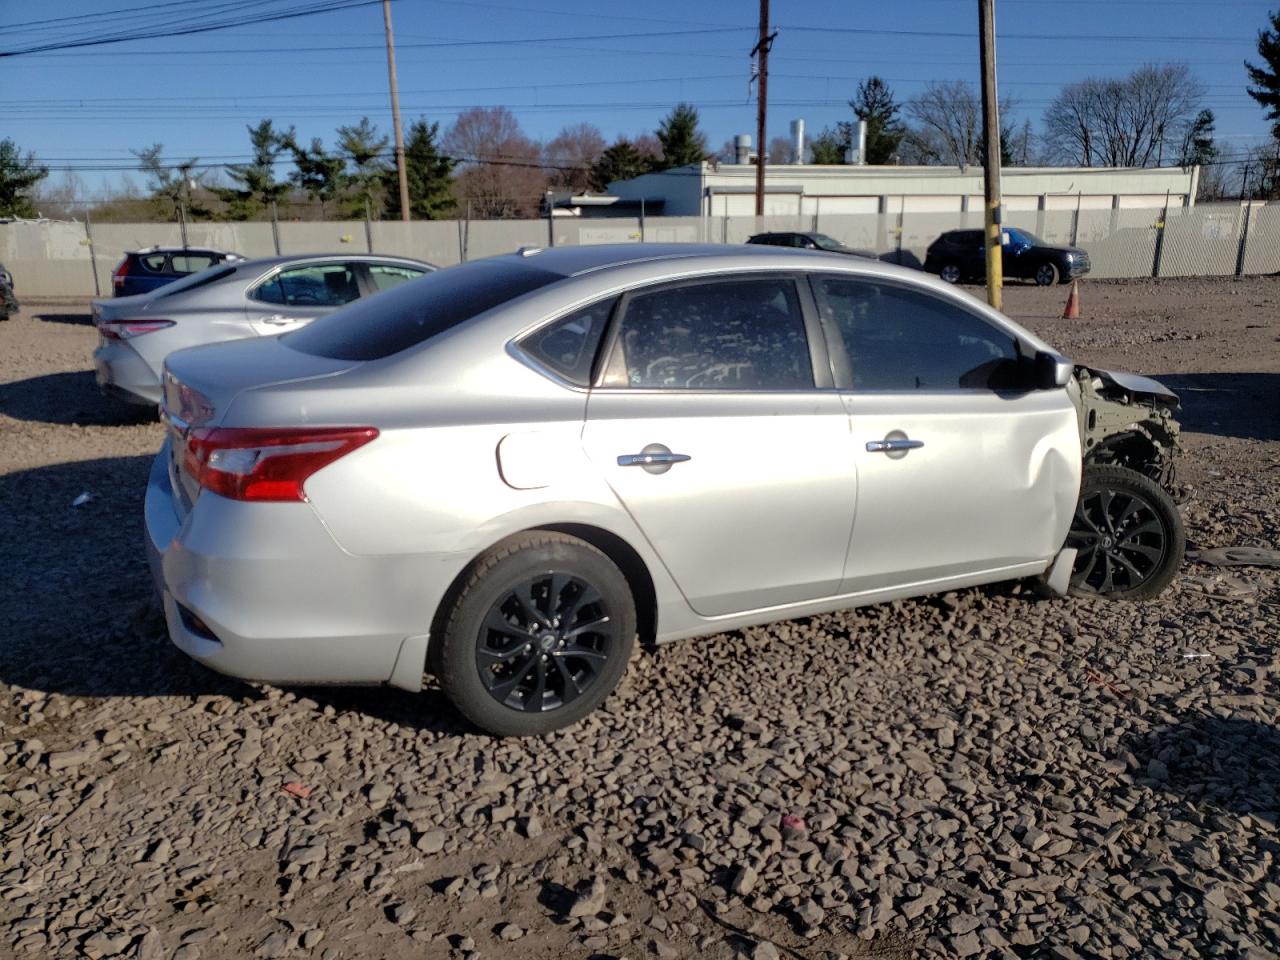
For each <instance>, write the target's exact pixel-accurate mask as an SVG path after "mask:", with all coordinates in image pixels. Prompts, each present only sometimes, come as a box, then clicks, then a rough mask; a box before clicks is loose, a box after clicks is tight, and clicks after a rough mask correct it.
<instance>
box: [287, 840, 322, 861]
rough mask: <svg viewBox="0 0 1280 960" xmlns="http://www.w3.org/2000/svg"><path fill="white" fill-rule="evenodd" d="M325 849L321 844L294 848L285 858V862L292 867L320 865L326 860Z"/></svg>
mask: <svg viewBox="0 0 1280 960" xmlns="http://www.w3.org/2000/svg"><path fill="white" fill-rule="evenodd" d="M325 853H326V852H325V848H324V847H323V846H322V845H321V844H311V845H309V846H303V847H294V848H293V849H292V850H290V851H289V855H288V856H287V857H285V862H286V863H288V864H290V865H292V866H305V865H306V864H308V863H319V862H320V861H322V860H323V859H324V858H325Z"/></svg>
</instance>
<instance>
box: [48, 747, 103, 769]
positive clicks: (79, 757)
mask: <svg viewBox="0 0 1280 960" xmlns="http://www.w3.org/2000/svg"><path fill="white" fill-rule="evenodd" d="M92 759H93V752H92V751H91V750H61V751H58V752H57V753H51V754H49V769H50V770H53V771H58V770H67V769H70V768H71V767H78V766H80V765H81V764H82V763H87V762H88V761H90V760H92Z"/></svg>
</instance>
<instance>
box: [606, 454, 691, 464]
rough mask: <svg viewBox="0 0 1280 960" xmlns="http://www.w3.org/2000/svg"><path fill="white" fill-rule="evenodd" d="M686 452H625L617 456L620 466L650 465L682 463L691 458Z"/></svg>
mask: <svg viewBox="0 0 1280 960" xmlns="http://www.w3.org/2000/svg"><path fill="white" fill-rule="evenodd" d="M692 459H693V458H692V457H690V456H689V455H688V454H687V453H669V452H668V453H625V454H623V455H622V456H620V457H618V466H620V467H652V466H657V465H661V464H668V465H669V464H672V463H684V462H685V461H686V460H692Z"/></svg>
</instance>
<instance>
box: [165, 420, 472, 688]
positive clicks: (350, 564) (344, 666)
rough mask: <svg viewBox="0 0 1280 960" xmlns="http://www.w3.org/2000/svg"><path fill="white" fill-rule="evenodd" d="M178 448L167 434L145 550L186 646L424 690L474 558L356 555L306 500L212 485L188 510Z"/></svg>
mask: <svg viewBox="0 0 1280 960" xmlns="http://www.w3.org/2000/svg"><path fill="white" fill-rule="evenodd" d="M168 456H169V454H168V444H167V443H166V445H165V447H164V448H163V449H162V450H161V451H160V454H159V455H158V456H157V457H156V460H155V462H154V463H153V464H152V469H151V476H150V479H149V480H148V484H147V496H146V506H145V518H146V530H147V553H148V560H149V562H150V566H151V572H152V576H153V578H154V580H155V584H156V588H157V590H158V591H159V593H160V596H161V600H162V602H163V605H164V613H165V621H166V623H167V625H168V629H169V636H170V639H171V640H172V641H173V643H174V644H175V645H176V646H177V647H178V648H179V649H180V650H182V651H183V652H184V653H186V654H188V655H189V656H191V657H192V658H194V659H195V660H198V661H199V662H200V663H202V664H204V665H205V666H207V667H209V668H211V669H213V670H216V671H218V672H219V673H224V674H227V675H229V676H233V677H240V678H242V679H246V680H259V681H264V682H268V683H301V684H306V683H326V684H327V683H342V684H377V683H388V682H390V683H393V684H395V685H396V686H400V687H404V688H406V689H410V690H417V689H420V688H421V683H422V674H423V670H424V667H425V656H426V645H427V630H428V628H429V626H430V623H431V618H432V616H433V615H434V613H435V606H436V604H437V603H438V602H439V598H440V597H442V596H443V595H444V592H445V590H446V589H447V587H448V585H449V583H451V582H452V579H453V576H454V575H456V572H457V570H455V569H454V567H455V565H456V568H457V569H461V567H462V566H463V565H464V564H465V560H462V559H460V558H458V559H455V558H452V557H443V558H441V557H437V558H433V557H423V556H416V555H415V556H409V557H404V556H397V557H357V556H353V555H351V554H349V553H346V552H345V551H343V550H342V549H341V548H340V547H339V546H338V544H337V543H336V542H335V541H334V539H333V538H332V536H330V534H329V532H328V531H327V530H326V529H325V527H324V525H323V524H322V523H321V521H320V519H319V517H318V516H317V515H316V514H315V511H314V510H313V509H312V507H311V505H310V504H306V503H242V502H238V501H232V500H227V499H224V498H222V497H219V496H217V495H215V494H211V493H203V494H201V496H200V497H199V499H198V501H197V503H196V505H195V506H194V507H193V508H192V510H191V512H190V513H188V514H187V516H186V517H185V518H180V517H179V515H178V511H177V509H176V504H175V501H174V492H173V489H172V487H171V485H170V480H169V468H168Z"/></svg>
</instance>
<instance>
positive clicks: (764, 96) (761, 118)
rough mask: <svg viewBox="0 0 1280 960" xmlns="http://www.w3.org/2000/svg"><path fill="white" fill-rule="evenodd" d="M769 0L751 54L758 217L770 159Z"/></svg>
mask: <svg viewBox="0 0 1280 960" xmlns="http://www.w3.org/2000/svg"><path fill="white" fill-rule="evenodd" d="M772 43H773V38H772V37H771V36H769V0H760V39H759V40H757V41H756V48H755V49H754V50H752V51H751V52H752V53H753V54H755V55H756V57H757V58H758V59H757V60H756V63H757V65H758V76H757V77H756V79H757V80H758V81H759V84H760V86H759V88H758V90H757V91H756V92H757V94H758V96H757V98H756V216H757V217H763V216H764V165H765V161H766V160H767V159H768V157H767V156H766V151H765V146H764V130H765V116H766V114H767V113H768V111H769V46H770V44H772Z"/></svg>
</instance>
